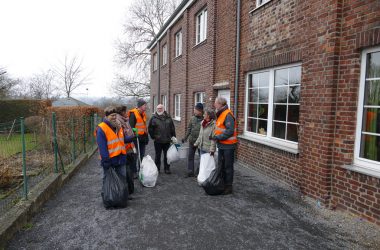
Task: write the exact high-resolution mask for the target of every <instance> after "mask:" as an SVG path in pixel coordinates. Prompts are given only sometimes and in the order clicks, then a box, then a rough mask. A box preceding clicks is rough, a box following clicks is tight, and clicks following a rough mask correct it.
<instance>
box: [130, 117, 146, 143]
mask: <svg viewBox="0 0 380 250" xmlns="http://www.w3.org/2000/svg"><path fill="white" fill-rule="evenodd" d="M129 124H130V125H131V127H132V128H134V127H135V126H136V116H135V114H134V113H131V115H130V116H129ZM136 141H137V140H136V139H135V140H134V142H135V145H136ZM139 142H140V144H141V143H144V144H148V142H149V136H148V134H144V135H139Z"/></svg>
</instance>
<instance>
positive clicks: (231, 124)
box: [214, 105, 236, 149]
mask: <svg viewBox="0 0 380 250" xmlns="http://www.w3.org/2000/svg"><path fill="white" fill-rule="evenodd" d="M226 109H228V105H226V106H224V107H223V108H222V109H221V110H219V111H218V112H217V113H216V117H217V119H218V117H219V116H220V115H221V114H222V113H223V112H224V111H225V110H226ZM224 126H226V130H225V131H224V133H223V134H221V135H216V136H215V137H214V139H216V141H217V144H216V145H217V146H218V148H219V149H234V148H236V144H222V143H219V141H223V140H226V139H228V138H230V137H231V136H232V135H233V134H234V131H235V118H234V117H233V116H232V115H230V114H228V115H227V116H226V120H225V121H224Z"/></svg>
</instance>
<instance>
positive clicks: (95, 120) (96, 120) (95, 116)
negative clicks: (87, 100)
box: [92, 113, 98, 146]
mask: <svg viewBox="0 0 380 250" xmlns="http://www.w3.org/2000/svg"><path fill="white" fill-rule="evenodd" d="M97 122H98V114H96V113H95V114H94V131H95V128H96V126H97V125H98V124H97ZM92 138H93V141H94V142H93V144H92V145H93V146H95V135H94V136H93V137H92Z"/></svg>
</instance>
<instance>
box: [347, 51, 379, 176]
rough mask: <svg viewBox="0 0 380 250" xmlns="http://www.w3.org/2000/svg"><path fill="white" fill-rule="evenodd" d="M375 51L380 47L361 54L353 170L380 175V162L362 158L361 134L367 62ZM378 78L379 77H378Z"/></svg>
mask: <svg viewBox="0 0 380 250" xmlns="http://www.w3.org/2000/svg"><path fill="white" fill-rule="evenodd" d="M373 52H380V47H376V48H371V49H366V50H363V52H362V55H361V69H360V87H359V97H358V110H357V120H356V124H357V125H356V137H355V151H354V167H353V170H357V171H358V172H363V173H365V174H370V175H374V176H376V177H380V162H377V161H373V160H369V159H365V158H361V157H360V147H361V134H362V131H361V130H362V125H363V124H362V121H363V108H364V94H365V81H366V66H367V65H366V63H367V55H368V54H370V53H373ZM376 79H377V78H376Z"/></svg>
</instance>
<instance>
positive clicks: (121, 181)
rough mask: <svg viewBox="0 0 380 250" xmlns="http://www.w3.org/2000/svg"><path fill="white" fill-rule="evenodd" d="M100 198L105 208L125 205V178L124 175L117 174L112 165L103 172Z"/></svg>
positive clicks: (126, 187) (126, 195) (126, 196)
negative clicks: (103, 177)
mask: <svg viewBox="0 0 380 250" xmlns="http://www.w3.org/2000/svg"><path fill="white" fill-rule="evenodd" d="M102 198H103V204H104V207H105V208H109V207H126V206H127V203H128V185H127V182H126V179H125V177H124V176H122V175H120V174H118V173H117V172H116V170H115V168H113V167H110V169H109V170H108V171H107V172H106V174H105V179H104V182H103V187H102Z"/></svg>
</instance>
